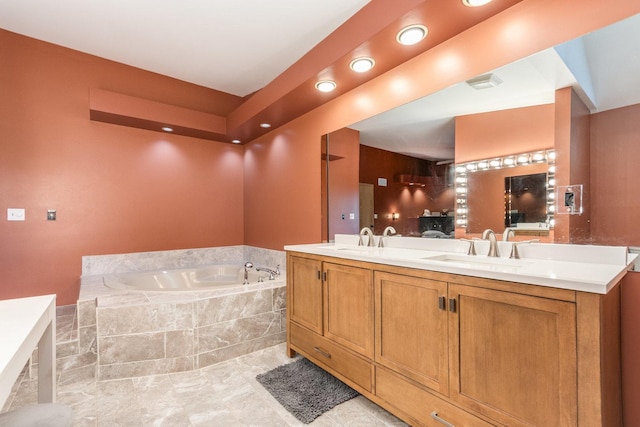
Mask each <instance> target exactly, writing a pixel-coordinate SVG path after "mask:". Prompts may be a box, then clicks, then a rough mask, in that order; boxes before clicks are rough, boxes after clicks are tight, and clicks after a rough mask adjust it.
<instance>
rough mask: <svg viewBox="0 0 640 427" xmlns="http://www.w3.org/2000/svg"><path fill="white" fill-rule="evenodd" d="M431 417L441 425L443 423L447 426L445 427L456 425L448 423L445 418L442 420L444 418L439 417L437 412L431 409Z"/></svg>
mask: <svg viewBox="0 0 640 427" xmlns="http://www.w3.org/2000/svg"><path fill="white" fill-rule="evenodd" d="M431 418H433V419H434V420H436V421H437V422H439V423H441V424H443V425H445V426H447V427H456V426H454V425H453V424H451V423H448V422H447V421H446V420H444V419H442V418H440V417H439V416H438V412H437V411H433V412H432V413H431Z"/></svg>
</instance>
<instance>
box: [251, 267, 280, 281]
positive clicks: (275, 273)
mask: <svg viewBox="0 0 640 427" xmlns="http://www.w3.org/2000/svg"><path fill="white" fill-rule="evenodd" d="M256 271H266V272H267V273H269V280H275V278H276V276H279V275H280V265H276V269H275V270H272V269H270V268H267V267H256Z"/></svg>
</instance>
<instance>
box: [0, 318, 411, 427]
mask: <svg viewBox="0 0 640 427" xmlns="http://www.w3.org/2000/svg"><path fill="white" fill-rule="evenodd" d="M74 322H75V313H66V312H58V316H57V326H58V327H57V328H56V329H57V335H58V340H59V341H60V340H64V339H73V337H72V336H70V337H67V335H72V334H71V331H73V323H74ZM285 348H286V346H285V344H279V345H276V346H274V347H270V348H267V349H264V350H260V351H258V352H255V353H251V354H248V355H245V356H241V357H238V358H236V359H232V360H228V361H226V362H222V363H219V364H217V365H212V366H208V367H206V368H202V369H198V370H195V371H189V372H180V373H172V374H163V375H154V376H147V377H138V378H127V379H120V380H112V381H96V377H95V364H89V365H87V366H81V367H77V368H75V367H74V368H73V369H59V372H58V373H59V377H58V402H60V403H64V404H67V405H69V406H71V407H72V408H73V410H74V424H73V425H74V426H109V427H112V426H114V427H115V426H136V427H137V426H169V427H173V426H179V427H182V426H301V425H304V424H302V423H301V422H300V421H298V420H297V419H296V418H295V417H293V416H292V415H291V414H289V413H288V412H287V411H286V410H285V409H284V408H283V407H282V406H281V405H280V404H279V403H278V402H277V401H276V400H275V399H274V398H273V397H272V396H271V395H270V394H269V393H268V392H267V391H266V390H265V389H264V388H263V387H262V386H261V385H260V384H259V383H258V382H257V381H256V379H255V377H256V375H257V374H259V373H263V372H267V371H268V370H270V369H273V368H275V367H277V366H279V365H282V364H284V363H289V362H291V361H293V359H289V358H288V357H287V356H286V354H285ZM31 378H33V379H31ZM35 378H37V376H36V375H35V373H33V372H32V373H31V376H30V375H29V372H28V370H26V369H25V371H24V372H23V374H22V376H21V378H19V380H18V381H17V382H16V384H15V385H14V390H13V392H12V394H11V396H10V397H9V400H8V401H7V403H6V404H5V408H4V410H7V409H9V410H10V409H16V408H19V407H22V406H25V405H28V404H31V403H36V401H37V380H36V379H35ZM310 425H314V426H367V427H369V426H406V424H404V423H403V422H402V421H400V420H399V419H397V418H396V417H394V416H393V415H391V414H389V413H388V412H386V411H385V410H384V409H382V408H380V407H379V406H377V405H375V404H374V403H371V402H370V401H369V400H367V399H365V398H364V397H362V396H358V397H356V398H355V399H352V400H350V401H347V402H345V403H343V404H341V405H339V406H337V407H335V408H333V409H332V410H331V411H329V412H326V413H325V414H323V415H322V416H320V417H318V418H317V419H316V420H315V421H314V422H313V423H312V424H310Z"/></svg>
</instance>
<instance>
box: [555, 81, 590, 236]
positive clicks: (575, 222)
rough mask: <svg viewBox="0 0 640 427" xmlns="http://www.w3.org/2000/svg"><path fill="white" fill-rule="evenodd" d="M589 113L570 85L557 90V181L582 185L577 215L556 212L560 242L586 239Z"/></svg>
mask: <svg viewBox="0 0 640 427" xmlns="http://www.w3.org/2000/svg"><path fill="white" fill-rule="evenodd" d="M589 128H590V115H589V110H588V108H587V107H586V106H585V104H584V103H583V102H582V101H581V100H580V98H579V97H578V96H577V94H576V93H575V91H573V89H571V88H570V87H569V88H564V89H559V90H558V91H556V114H555V129H556V140H555V149H556V185H557V186H565V185H582V186H583V189H582V208H583V213H582V214H580V215H568V214H557V215H556V216H555V221H556V224H555V229H554V235H555V241H556V242H563V243H578V244H580V243H589V242H590V241H591V230H590V219H591V208H590V204H591V199H590V197H589V193H590V191H591V186H590V178H589V176H590V172H589V167H590V149H589V145H590V142H589V141H590V135H589V134H590V131H589Z"/></svg>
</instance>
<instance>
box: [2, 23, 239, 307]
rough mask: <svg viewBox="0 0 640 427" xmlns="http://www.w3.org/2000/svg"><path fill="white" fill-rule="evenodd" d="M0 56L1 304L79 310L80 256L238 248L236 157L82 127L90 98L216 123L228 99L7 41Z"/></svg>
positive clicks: (190, 144) (231, 100) (12, 37)
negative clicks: (127, 98)
mask: <svg viewBox="0 0 640 427" xmlns="http://www.w3.org/2000/svg"><path fill="white" fill-rule="evenodd" d="M0 46H1V55H2V61H3V64H5V66H3V67H0V93H2V96H1V97H0V117H2V119H1V120H0V134H1V135H2V138H0V153H1V154H0V202H1V203H0V214H1V215H2V218H3V219H2V220H1V221H0V272H1V275H0V298H2V299H5V298H12V297H21V296H29V295H38V294H45V293H57V295H58V304H59V305H65V304H72V303H75V301H76V299H77V295H78V291H79V276H80V274H81V257H82V256H83V255H96V254H109V253H125V252H135V251H154V250H166V249H178V248H195V247H208V246H218V245H233V244H242V243H243V241H244V230H243V221H244V217H243V211H244V206H243V173H242V168H243V160H242V157H243V148H242V147H238V146H232V145H230V144H222V143H218V142H213V141H206V140H200V139H195V138H189V137H180V136H175V135H169V134H163V133H158V132H151V131H146V130H140V129H133V128H128V127H123V126H115V125H110V124H105V123H99V122H92V121H90V120H89V89H90V88H94V87H97V88H105V89H109V90H113V91H116V92H122V93H127V94H130V95H134V96H137V97H141V98H146V99H154V100H157V101H160V102H164V103H168V104H173V105H179V106H183V107H187V108H191V109H196V110H200V111H204V112H208V113H212V114H224V115H226V114H227V113H228V112H229V110H230V109H232V108H233V107H234V106H235V105H237V102H238V100H237V99H236V98H235V97H232V96H229V95H223V94H221V93H220V92H216V91H212V90H208V89H204V88H202V87H198V86H195V85H190V84H187V83H184V82H180V81H177V80H173V79H170V78H167V77H163V76H160V75H156V74H152V73H149V72H145V71H142V70H139V69H135V68H132V67H127V66H124V65H121V64H117V63H113V62H109V61H105V60H102V59H99V58H96V57H93V56H89V55H85V54H82V53H79V52H75V51H71V50H68V49H64V48H61V47H57V46H54V45H50V44H46V43H42V42H39V41H36V40H33V39H29V38H26V37H22V36H18V35H16V34H13V33H9V32H6V31H0ZM7 64H11V66H6V65H7ZM7 208H25V209H26V221H24V222H9V221H7V220H6V216H5V215H6V209H7ZM47 209H56V210H57V220H56V221H46V213H47Z"/></svg>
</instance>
